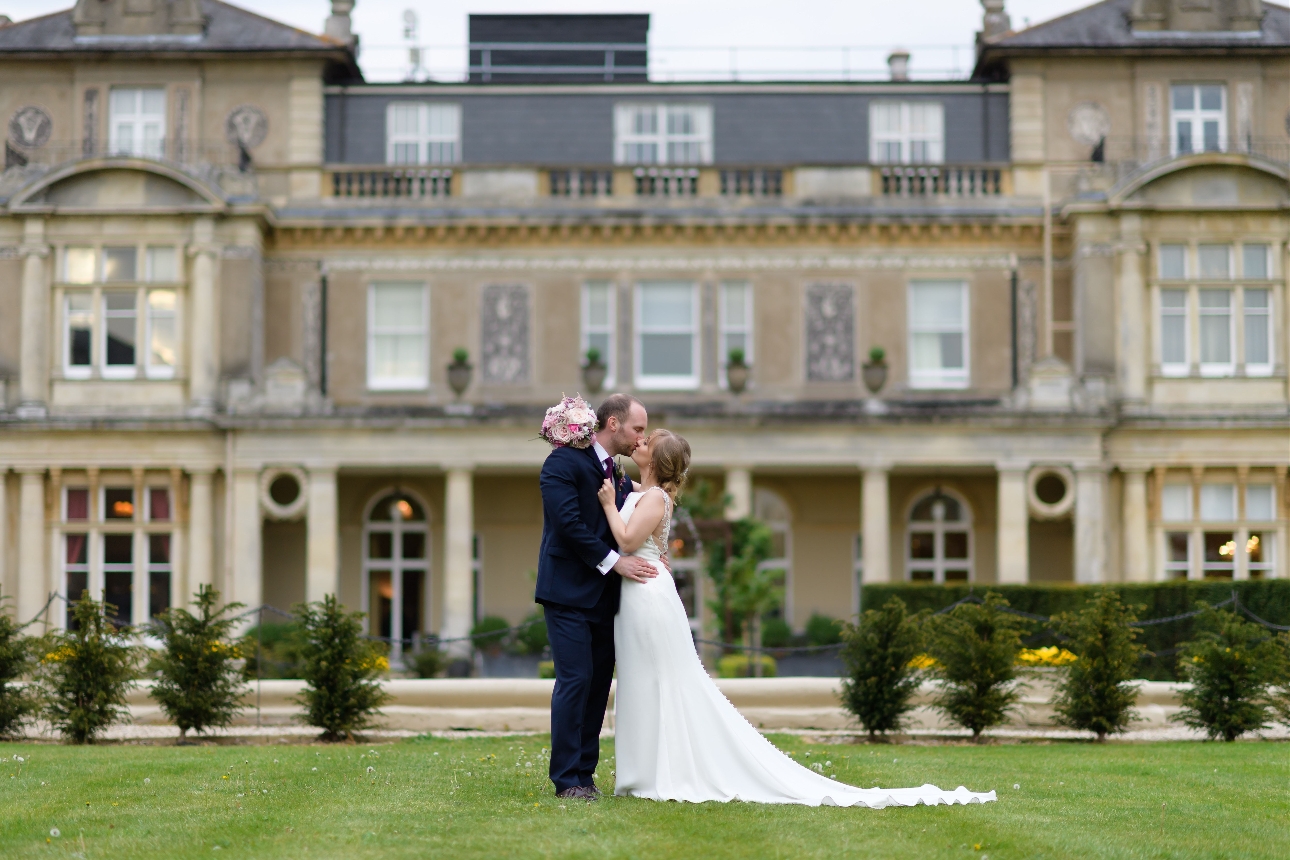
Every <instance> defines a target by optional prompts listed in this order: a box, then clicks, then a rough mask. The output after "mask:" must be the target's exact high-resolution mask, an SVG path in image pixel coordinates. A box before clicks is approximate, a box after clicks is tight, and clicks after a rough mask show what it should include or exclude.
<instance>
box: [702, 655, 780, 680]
mask: <svg viewBox="0 0 1290 860" xmlns="http://www.w3.org/2000/svg"><path fill="white" fill-rule="evenodd" d="M759 664H760V665H759ZM778 671H779V664H777V663H776V662H775V658H774V657H772V656H770V655H769V654H758V655H757V656H756V657H755V658H752V659H750V658H749V656H748V655H747V654H727V655H726V656H724V657H721V658H720V659H718V660H717V677H718V678H752V677H761V678H774V677H775V674H776V673H777V672H778ZM759 673H760V674H759Z"/></svg>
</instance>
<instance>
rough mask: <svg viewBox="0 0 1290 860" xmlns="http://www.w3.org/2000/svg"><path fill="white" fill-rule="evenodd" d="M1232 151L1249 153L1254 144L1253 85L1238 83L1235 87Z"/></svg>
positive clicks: (1245, 82)
mask: <svg viewBox="0 0 1290 860" xmlns="http://www.w3.org/2000/svg"><path fill="white" fill-rule="evenodd" d="M1234 143H1235V146H1234V147H1233V148H1234V149H1236V150H1238V151H1240V152H1249V151H1250V149H1251V147H1252V146H1253V144H1254V84H1253V83H1251V82H1250V81H1240V82H1239V83H1237V85H1236V140H1235V141H1234Z"/></svg>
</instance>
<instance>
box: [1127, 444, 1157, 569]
mask: <svg viewBox="0 0 1290 860" xmlns="http://www.w3.org/2000/svg"><path fill="white" fill-rule="evenodd" d="M1120 471H1122V472H1123V473H1124V510H1123V512H1122V513H1121V520H1122V523H1123V528H1124V560H1123V569H1124V574H1123V577H1124V581H1125V582H1149V581H1151V580H1152V579H1154V577H1153V576H1152V575H1151V556H1150V553H1149V552H1148V549H1147V547H1148V546H1149V542H1148V530H1147V470H1146V469H1143V468H1141V467H1137V466H1122V467H1120Z"/></svg>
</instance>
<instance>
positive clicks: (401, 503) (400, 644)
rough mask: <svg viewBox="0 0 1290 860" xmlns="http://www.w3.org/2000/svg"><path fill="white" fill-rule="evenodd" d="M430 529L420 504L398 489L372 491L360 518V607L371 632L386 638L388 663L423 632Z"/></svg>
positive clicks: (394, 663)
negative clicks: (372, 498)
mask: <svg viewBox="0 0 1290 860" xmlns="http://www.w3.org/2000/svg"><path fill="white" fill-rule="evenodd" d="M429 544H430V530H429V528H428V526H427V524H426V507H425V504H424V503H423V502H422V501H421V500H420V499H417V498H416V497H415V496H413V495H412V494H410V493H407V492H404V491H402V490H395V491H393V492H387V493H384V494H382V495H380V496H378V498H377V500H376V501H375V502H374V503H373V504H372V505H370V507H369V509H368V513H367V516H366V517H365V518H364V521H363V611H364V612H366V613H367V629H368V633H369V634H370V635H372V636H381V637H384V638H387V639H389V641H390V664H391V665H392V666H397V665H401V664H402V658H403V650H404V648H409V647H411V645H412V643H413V640H414V639H415V637H417V636H421V635H424V634H425V631H426V627H425V621H426V618H427V617H428V615H427V613H426V606H425V604H426V595H427V594H428V589H429V584H430V583H429V580H430V576H429V561H428V559H429V558H430V546H429Z"/></svg>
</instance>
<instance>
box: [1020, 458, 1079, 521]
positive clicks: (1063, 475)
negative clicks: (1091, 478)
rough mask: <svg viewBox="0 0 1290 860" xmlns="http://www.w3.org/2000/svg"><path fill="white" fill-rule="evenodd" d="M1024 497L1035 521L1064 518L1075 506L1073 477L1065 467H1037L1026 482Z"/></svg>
mask: <svg viewBox="0 0 1290 860" xmlns="http://www.w3.org/2000/svg"><path fill="white" fill-rule="evenodd" d="M1026 496H1027V500H1028V502H1029V504H1030V513H1031V515H1032V516H1034V517H1035V518H1036V519H1041V520H1055V519H1060V518H1062V517H1065V516H1067V515H1068V514H1070V512H1071V509H1072V508H1073V507H1074V506H1075V476H1074V475H1072V474H1071V470H1070V469H1068V468H1066V467H1065V466H1037V467H1036V468H1034V469H1032V470H1031V472H1030V478H1029V480H1028V481H1027V482H1026Z"/></svg>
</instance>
